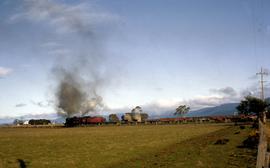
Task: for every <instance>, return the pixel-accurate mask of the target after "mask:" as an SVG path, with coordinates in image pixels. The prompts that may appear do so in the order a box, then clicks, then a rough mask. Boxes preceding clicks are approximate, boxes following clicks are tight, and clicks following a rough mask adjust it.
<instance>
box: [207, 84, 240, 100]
mask: <svg viewBox="0 0 270 168" xmlns="http://www.w3.org/2000/svg"><path fill="white" fill-rule="evenodd" d="M210 92H212V93H214V94H218V95H223V96H231V97H234V96H237V92H236V91H235V90H234V89H233V88H232V87H229V86H228V87H225V88H220V89H210Z"/></svg>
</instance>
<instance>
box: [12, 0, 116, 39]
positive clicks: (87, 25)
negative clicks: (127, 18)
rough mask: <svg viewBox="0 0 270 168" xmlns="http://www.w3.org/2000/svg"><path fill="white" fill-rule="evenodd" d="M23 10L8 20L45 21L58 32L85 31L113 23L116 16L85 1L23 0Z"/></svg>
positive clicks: (90, 31)
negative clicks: (70, 2) (75, 2)
mask: <svg viewBox="0 0 270 168" xmlns="http://www.w3.org/2000/svg"><path fill="white" fill-rule="evenodd" d="M24 5H25V9H26V10H25V11H23V12H21V13H16V14H14V15H13V16H11V17H10V18H9V19H10V21H13V22H14V21H17V20H21V19H28V20H31V21H35V22H45V23H48V24H49V25H51V26H53V27H54V28H55V30H56V32H58V33H70V32H78V33H84V34H85V33H87V34H92V31H93V30H94V29H95V28H96V27H97V26H99V25H103V24H108V23H114V22H115V21H116V20H118V19H119V17H118V16H116V15H113V14H110V13H107V12H104V11H99V10H97V8H96V7H95V8H94V7H92V6H90V5H89V4H86V3H80V4H77V5H68V4H64V3H59V2H56V1H53V0H24Z"/></svg>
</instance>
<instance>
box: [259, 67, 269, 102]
mask: <svg viewBox="0 0 270 168" xmlns="http://www.w3.org/2000/svg"><path fill="white" fill-rule="evenodd" d="M256 75H260V76H261V80H260V84H261V99H262V100H264V85H263V84H264V82H266V81H264V79H263V78H264V76H267V75H268V73H267V72H265V71H264V70H263V68H262V67H261V71H260V72H258V73H256Z"/></svg>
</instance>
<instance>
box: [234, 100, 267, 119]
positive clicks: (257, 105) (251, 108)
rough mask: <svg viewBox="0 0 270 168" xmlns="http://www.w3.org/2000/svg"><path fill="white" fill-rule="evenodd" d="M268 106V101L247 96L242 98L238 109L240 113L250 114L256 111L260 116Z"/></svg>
mask: <svg viewBox="0 0 270 168" xmlns="http://www.w3.org/2000/svg"><path fill="white" fill-rule="evenodd" d="M267 107H268V103H267V102H266V101H264V100H261V99H258V98H256V97H253V96H247V97H245V99H244V100H241V102H240V104H239V105H238V106H237V107H236V109H237V111H238V112H239V113H240V114H245V115H249V114H252V113H255V114H256V115H257V116H259V115H260V114H261V113H262V112H264V111H265V110H266V108H267Z"/></svg>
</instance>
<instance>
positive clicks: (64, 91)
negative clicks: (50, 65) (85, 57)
mask: <svg viewBox="0 0 270 168" xmlns="http://www.w3.org/2000/svg"><path fill="white" fill-rule="evenodd" d="M54 74H55V75H56V76H57V79H58V80H59V81H58V82H59V83H58V88H57V92H56V99H57V109H58V114H59V115H61V116H64V117H71V116H75V115H86V114H89V113H91V112H96V110H97V109H99V108H102V107H103V104H102V97H101V96H99V95H97V93H96V89H97V88H96V87H97V85H96V84H95V83H91V82H90V83H89V82H86V80H85V79H83V78H82V75H81V74H80V72H76V71H75V72H71V71H67V70H66V69H63V68H57V69H55V70H54ZM94 82H96V81H94Z"/></svg>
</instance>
